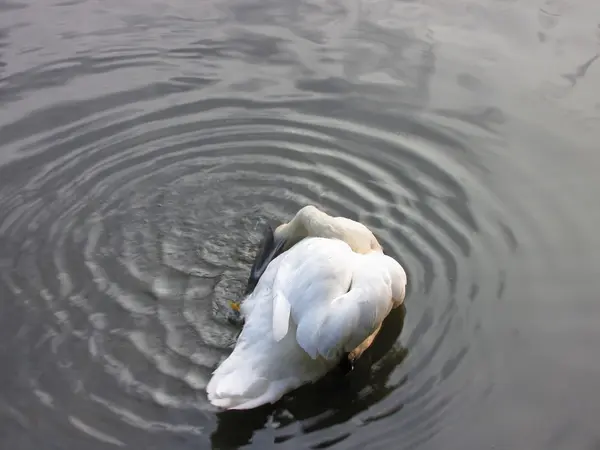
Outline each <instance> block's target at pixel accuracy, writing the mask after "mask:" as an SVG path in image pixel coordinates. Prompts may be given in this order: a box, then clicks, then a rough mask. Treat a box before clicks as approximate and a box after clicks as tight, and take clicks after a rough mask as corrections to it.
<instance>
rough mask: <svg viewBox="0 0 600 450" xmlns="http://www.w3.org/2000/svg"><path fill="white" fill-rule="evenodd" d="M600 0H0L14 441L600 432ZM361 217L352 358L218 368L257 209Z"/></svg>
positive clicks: (593, 440)
mask: <svg viewBox="0 0 600 450" xmlns="http://www.w3.org/2000/svg"><path fill="white" fill-rule="evenodd" d="M599 24H600V3H598V2H595V1H592V0H584V1H583V0H582V1H579V2H568V1H566V0H548V1H542V0H539V1H537V0H526V1H509V0H504V1H500V0H478V1H470V0H460V1H453V2H443V1H434V0H423V1H391V0H381V1H368V0H364V1H332V0H326V1H321V2H317V1H314V2H313V1H307V0H300V1H292V0H277V1H273V0H260V1H258V0H212V1H210V0H209V1H202V2H198V1H196V2H194V1H183V0H174V1H168V2H166V1H164V2H159V1H141V0H126V1H117V0H108V1H101V2H100V1H94V0H71V1H56V0H49V1H44V2H41V1H37V2H33V1H29V2H25V1H23V0H12V1H7V0H0V311H1V313H0V366H1V367H2V369H1V370H0V386H1V387H0V424H1V425H0V444H1V447H2V448H6V449H14V450H20V449H39V448H44V449H61V450H67V449H81V448H86V449H89V450H92V449H110V448H118V447H122V448H132V449H140V448H144V449H166V448H169V449H194V450H197V449H205V448H240V447H244V448H256V449H268V448H284V449H298V448H314V449H322V448H336V449H356V448H360V449H364V448H368V449H384V448H385V449H388V448H397V449H405V448H406V449H409V448H410V449H439V448H444V449H448V450H450V449H465V448H466V449H481V448H495V449H521V448H522V449H528V450H537V449H540V450H542V449H543V450H549V449H573V450H574V449H584V450H588V449H589V450H592V449H597V448H599V446H600V431H599V430H598V426H597V425H598V417H600V393H599V390H598V387H599V383H600V360H599V358H598V346H599V345H600V326H599V324H598V322H599V320H600V304H599V302H598V292H599V291H600V256H599V255H600V252H599V251H598V250H599V249H600V237H599V236H600V234H599V233H598V230H599V229H600V207H599V206H600V204H599V202H598V192H599V190H600V181H598V177H597V173H598V169H599V167H600V154H599V153H598V143H599V142H600V132H599V131H598V130H599V126H600V60H598V55H600V25H599ZM309 203H311V204H315V205H318V206H320V207H322V208H324V209H326V210H327V211H328V212H330V213H331V214H340V215H345V216H348V217H351V218H355V219H359V220H361V221H363V222H364V223H365V224H367V225H368V226H369V227H371V228H372V229H373V230H374V232H375V233H376V234H377V236H378V237H379V238H380V240H381V242H382V244H383V245H384V247H385V250H386V252H388V253H389V254H391V255H392V256H394V257H396V258H397V259H398V260H399V261H401V262H402V264H403V265H404V266H405V267H406V270H407V272H408V275H409V280H410V285H409V293H408V296H407V299H406V311H403V312H402V314H400V313H398V314H397V315H396V316H394V317H392V319H393V320H391V322H390V324H391V325H390V326H389V327H387V328H386V332H385V333H384V335H383V336H382V337H381V339H379V340H378V345H377V346H376V348H375V349H373V352H372V353H371V355H370V361H371V362H372V363H373V365H372V366H369V365H368V364H365V365H363V366H361V367H359V368H358V369H357V371H356V372H355V373H354V374H353V375H352V376H351V377H349V378H347V379H344V380H342V381H340V380H338V379H335V378H334V379H329V380H324V381H323V383H319V384H317V385H316V386H314V387H310V388H306V389H303V390H300V391H299V392H297V393H294V394H292V395H289V396H287V397H286V398H285V399H283V400H282V401H281V402H280V403H278V404H277V405H275V407H268V408H263V409H260V410H257V411H252V412H248V413H238V414H231V413H229V414H226V413H219V412H218V411H216V410H215V409H214V408H212V407H211V406H210V405H209V404H208V402H207V400H206V395H205V391H204V389H205V387H206V384H207V382H208V379H209V377H210V373H211V371H212V370H213V369H214V368H215V367H216V366H217V365H218V363H219V362H220V361H221V360H222V359H223V358H225V357H226V356H227V354H228V352H229V351H230V349H231V346H232V345H233V342H234V340H235V336H236V332H237V329H236V328H235V326H233V325H231V324H230V323H229V322H228V321H227V314H228V306H227V302H228V300H232V299H237V298H239V297H240V295H241V293H242V292H243V290H244V288H245V281H246V278H247V275H248V271H249V267H250V264H251V262H252V259H253V256H254V253H255V252H256V250H257V245H258V243H259V241H260V239H261V237H262V234H261V233H262V230H263V227H264V226H265V224H267V223H272V224H276V223H277V222H280V221H284V220H287V219H289V217H290V216H291V215H292V214H294V213H295V212H296V211H297V210H298V208H299V207H301V206H303V205H305V204H309Z"/></svg>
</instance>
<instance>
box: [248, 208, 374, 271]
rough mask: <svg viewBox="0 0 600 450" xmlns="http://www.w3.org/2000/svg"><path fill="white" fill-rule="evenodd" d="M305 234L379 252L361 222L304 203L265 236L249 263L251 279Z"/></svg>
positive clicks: (362, 250) (358, 251) (363, 250)
mask: <svg viewBox="0 0 600 450" xmlns="http://www.w3.org/2000/svg"><path fill="white" fill-rule="evenodd" d="M306 237H324V238H330V239H339V240H342V241H344V242H345V243H346V244H348V245H349V246H350V247H351V248H352V250H353V251H354V252H356V253H363V254H366V253H371V252H378V253H382V252H383V250H382V248H381V245H379V242H378V241H377V238H376V237H375V235H374V234H373V233H372V232H371V231H370V230H369V229H368V228H367V227H366V226H364V225H363V224H361V223H359V222H356V221H354V220H350V219H346V218H345V217H333V216H330V215H329V214H327V213H325V212H323V211H321V210H320V209H318V208H317V207H316V206H312V205H309V206H305V207H303V208H302V209H300V211H298V212H297V213H296V215H295V216H294V218H293V219H292V220H290V221H289V222H288V223H284V224H281V225H279V226H278V227H277V228H276V229H275V231H274V232H273V234H272V236H267V237H266V240H265V241H264V243H263V248H262V250H261V251H260V252H259V254H258V255H257V257H256V259H255V261H254V266H253V267H252V273H251V276H250V278H251V280H254V281H255V282H257V281H258V279H259V278H260V276H261V275H262V274H263V273H264V271H265V270H266V268H267V266H268V265H269V263H270V262H271V261H272V260H273V259H275V258H276V257H277V256H279V255H280V254H281V253H283V252H284V251H286V250H288V249H289V248H291V247H292V246H293V245H294V244H296V243H298V242H299V241H301V240H302V239H304V238H306Z"/></svg>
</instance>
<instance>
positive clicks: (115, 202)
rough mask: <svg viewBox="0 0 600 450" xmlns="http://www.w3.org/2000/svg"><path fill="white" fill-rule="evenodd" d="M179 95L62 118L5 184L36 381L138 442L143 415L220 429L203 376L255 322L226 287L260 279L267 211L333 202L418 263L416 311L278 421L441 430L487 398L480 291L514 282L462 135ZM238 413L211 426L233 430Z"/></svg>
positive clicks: (318, 436)
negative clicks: (467, 367)
mask: <svg viewBox="0 0 600 450" xmlns="http://www.w3.org/2000/svg"><path fill="white" fill-rule="evenodd" d="M94 101H96V100H94ZM172 102H173V104H175V105H176V106H171V107H168V108H166V109H162V110H156V111H150V112H143V113H138V114H133V115H132V114H129V115H125V114H117V113H116V112H115V111H107V112H105V113H103V114H100V115H99V116H90V117H88V118H85V117H83V118H81V119H80V120H79V121H78V122H77V123H75V124H67V125H65V126H63V127H60V128H59V129H57V130H51V131H46V132H44V133H42V134H41V135H39V137H36V136H34V137H32V138H30V139H29V142H28V143H27V147H28V149H36V150H35V151H34V154H33V155H32V156H26V157H24V158H23V159H19V160H17V161H15V162H13V163H12V164H9V165H7V166H5V167H3V168H2V170H1V172H2V173H1V175H0V176H1V178H2V179H3V180H4V179H7V178H10V177H11V173H16V172H20V171H22V170H25V168H27V170H28V171H29V172H28V173H29V174H30V176H29V177H28V179H27V180H26V181H25V182H21V183H19V182H17V181H16V180H14V181H12V182H11V183H7V184H5V183H3V185H2V195H1V198H0V200H1V204H0V207H1V209H2V211H3V220H2V225H1V226H2V228H1V229H2V236H3V240H2V245H3V251H2V254H3V255H8V257H6V256H5V257H4V261H3V264H4V267H5V269H4V271H3V273H4V277H3V286H4V288H7V289H10V291H11V294H10V295H11V296H14V298H15V299H16V300H15V301H16V303H15V305H14V308H16V309H18V310H20V311H21V314H23V316H24V317H27V320H25V321H24V325H23V326H22V327H21V329H20V330H19V331H18V332H17V333H16V336H17V338H16V339H17V340H19V339H26V341H27V342H32V341H33V339H34V337H35V340H36V341H37V343H36V345H35V346H34V347H32V348H28V349H27V351H28V352H29V354H28V361H29V363H28V365H27V366H26V367H27V369H26V371H25V373H24V374H23V378H22V382H23V383H25V384H26V385H27V386H28V388H29V390H30V392H33V393H35V394H36V396H37V398H38V399H39V401H40V402H42V403H43V404H44V405H45V406H47V408H48V409H49V411H48V413H49V414H51V410H54V411H55V412H54V413H52V414H55V419H54V420H57V421H62V420H67V421H68V422H69V423H70V424H71V426H74V427H76V428H79V429H80V431H82V432H83V433H85V434H87V435H91V436H92V437H94V438H95V439H96V440H100V441H105V442H110V443H113V444H116V445H122V444H124V443H126V442H127V440H128V438H127V436H129V435H130V434H129V433H130V432H128V431H127V428H129V427H132V428H135V429H138V430H139V431H140V432H147V431H155V432H160V433H167V434H169V433H171V434H173V433H175V434H177V435H182V436H184V435H187V436H189V435H191V436H204V438H206V436H207V428H206V427H207V426H208V425H209V424H210V417H211V414H212V413H211V412H210V411H212V408H211V407H209V405H208V403H207V400H206V396H205V392H204V388H205V386H206V384H207V382H208V379H209V377H210V373H211V371H212V370H213V369H214V368H215V367H216V366H217V364H218V363H219V362H220V361H221V360H222V358H224V357H225V356H226V355H227V353H228V351H229V349H230V348H231V346H232V345H233V343H234V339H235V335H236V332H237V329H236V328H235V327H233V326H231V325H230V324H228V322H227V314H228V307H227V300H231V299H237V298H239V297H240V296H241V293H242V292H243V290H244V288H245V285H244V282H245V280H246V278H247V275H248V270H249V267H250V264H251V262H252V258H253V256H254V252H255V251H256V246H257V245H258V242H259V241H260V239H261V238H262V234H261V233H262V231H263V228H264V225H265V224H266V223H267V222H269V223H277V222H280V221H284V220H287V219H289V217H290V216H291V215H293V214H294V213H295V211H297V210H298V209H299V208H300V207H302V206H303V205H306V204H315V205H318V206H320V207H322V208H325V209H326V210H327V211H329V212H330V213H331V214H340V215H345V216H349V217H353V218H356V219H360V220H361V221H363V222H364V223H366V224H367V225H368V226H370V227H371V228H372V229H373V230H374V231H375V233H376V234H377V235H378V236H379V237H380V239H381V242H382V244H383V245H384V248H385V250H386V252H387V253H389V254H391V255H393V256H395V257H397V258H398V259H399V260H400V261H401V262H402V263H403V265H405V267H406V268H407V271H408V273H409V295H408V298H407V302H406V303H407V316H408V320H407V321H406V324H405V327H404V330H403V331H402V338H401V341H402V343H403V344H402V345H401V344H400V343H399V342H397V343H396V344H394V343H393V342H394V341H396V340H397V337H398V333H399V332H400V330H397V331H396V332H395V334H394V333H393V332H392V337H391V338H388V339H391V342H389V343H388V344H387V345H388V348H389V345H392V349H391V350H390V351H389V352H384V355H380V357H381V359H380V360H379V361H378V362H377V363H376V364H375V366H374V368H373V370H372V373H370V374H368V375H367V374H365V373H362V374H359V375H357V376H356V377H355V378H356V379H355V380H354V381H353V382H352V383H353V384H352V385H351V386H350V387H347V389H350V391H351V392H352V394H350V393H349V392H350V391H346V392H345V393H343V394H340V393H339V392H337V393H335V389H334V390H333V391H332V392H334V393H332V394H331V399H330V401H325V402H318V403H317V402H306V400H305V399H302V397H303V396H300V397H297V396H294V395H292V396H290V397H289V398H288V399H287V400H285V401H284V402H283V403H282V406H281V407H279V408H277V409H276V411H275V415H274V416H273V420H275V421H276V423H277V425H276V427H275V428H276V431H275V439H276V441H278V442H284V441H286V440H289V439H290V438H296V439H299V441H298V442H299V443H303V442H306V443H307V445H317V444H319V443H321V444H324V443H327V442H328V441H329V440H330V439H333V437H332V436H334V437H335V436H338V435H339V434H340V433H341V434H342V435H343V436H345V437H350V436H351V435H352V432H351V430H348V429H347V428H348V423H352V424H354V425H352V426H351V427H350V428H351V429H352V428H355V427H356V424H359V425H360V426H366V427H373V428H375V429H377V430H381V432H382V433H383V434H384V432H385V430H386V429H387V428H388V427H390V426H393V427H395V428H398V427H401V428H402V429H403V436H404V437H403V448H404V446H405V447H406V448H411V447H412V446H414V445H416V444H418V443H419V442H421V441H423V440H426V439H428V438H429V437H431V436H432V435H435V433H436V432H437V430H439V429H440V427H443V426H444V424H445V423H446V422H447V420H448V416H449V415H450V416H451V409H452V407H453V406H454V405H455V404H456V403H457V402H459V403H460V402H468V401H470V400H469V399H468V398H465V397H464V396H461V390H462V388H463V387H464V386H465V384H472V383H481V381H480V380H474V379H471V378H469V377H468V376H467V377H466V378H465V375H464V373H463V375H462V376H461V377H458V376H456V373H457V372H460V367H461V364H462V363H463V361H464V359H465V358H468V357H469V354H470V352H473V351H477V349H473V342H476V340H474V339H473V338H474V337H475V336H476V335H477V334H478V332H479V330H480V326H481V323H480V321H481V319H482V316H484V315H485V308H486V307H485V303H483V302H482V301H481V300H480V299H481V298H486V303H487V302H489V299H490V298H498V297H500V296H501V292H502V283H504V282H505V276H506V274H505V272H504V267H505V265H504V262H505V261H504V258H505V257H506V255H507V254H508V252H509V245H508V244H509V242H510V241H505V240H501V239H498V236H499V235H502V236H505V235H506V233H509V234H510V231H509V230H510V229H509V227H508V226H507V225H506V224H503V223H501V222H499V220H498V218H499V217H500V216H499V214H498V211H497V210H494V209H493V207H492V206H490V205H494V202H493V198H492V196H491V195H490V194H488V193H486V191H485V190H484V189H483V188H482V186H481V185H480V184H478V181H477V178H476V177H474V176H472V175H470V171H469V170H468V169H467V168H465V167H464V166H461V165H459V164H458V163H457V159H458V157H459V156H460V155H459V154H456V155H457V157H456V158H455V157H453V156H452V153H451V152H448V151H447V149H450V148H453V149H455V150H454V151H456V149H457V148H460V147H459V146H458V144H460V137H459V136H458V135H452V134H450V132H444V131H442V128H441V127H440V129H438V130H435V132H434V131H433V130H432V132H431V135H432V136H434V137H435V140H433V141H432V140H431V137H430V139H429V140H426V139H423V138H420V137H419V136H418V135H415V134H412V135H411V134H408V133H404V132H403V130H399V129H397V130H395V131H393V132H391V131H384V130H382V129H377V128H375V127H374V126H373V125H370V124H368V123H366V122H365V121H364V120H363V121H362V122H361V124H360V125H359V124H358V122H354V121H352V120H351V119H352V118H351V117H349V118H344V117H343V115H342V114H338V115H337V117H336V118H335V119H334V118H332V116H324V115H316V111H323V110H324V108H327V107H338V106H339V105H338V104H336V103H335V102H329V101H305V102H295V103H293V102H280V103H275V102H262V103H261V102H257V101H248V100H241V99H237V100H236V99H222V98H215V99H210V100H201V101H194V102H189V101H188V102H186V101H185V97H182V96H176V98H173V101H172ZM61 108H63V109H64V108H68V106H61ZM353 111H354V112H355V113H356V111H357V109H356V105H354V107H353ZM117 118H118V119H119V120H118V121H117ZM371 119H373V117H372V115H371ZM397 119H398V123H399V126H400V127H405V128H407V129H410V128H414V126H415V125H414V123H412V121H411V120H410V119H409V118H408V117H398V118H397ZM12 126H18V124H12ZM29 151H31V150H29ZM460 152H467V153H468V150H467V149H463V150H459V153H460ZM42 160H43V161H47V162H46V163H43V164H42V163H41V161H42ZM474 193H476V195H475V194H474ZM486 205H487V206H486ZM490 254H492V255H494V258H490V256H489V255H490ZM11 255H13V256H11ZM17 255H18V256H17ZM481 279H485V284H481V283H480V282H479V280H481ZM32 318H35V319H32ZM393 327H395V328H397V326H395V325H392V328H393ZM25 337H26V338H25ZM407 354H408V356H407ZM40 355H43V358H41V359H40ZM413 355H414V356H413ZM34 356H35V357H34ZM403 361H404V362H403ZM459 380H460V381H459ZM27 383H28V384H27ZM442 386H444V388H443V389H442ZM330 388H331V386H329V387H328V388H327V389H330ZM485 388H486V385H485V384H483V383H482V385H481V390H485ZM315 389H317V391H318V392H321V391H320V390H319V389H323V388H322V387H321V388H315ZM64 390H67V391H68V392H70V395H69V396H68V397H66V396H64V394H61V392H64ZM309 395H311V394H309ZM319 395H322V394H319ZM328 395H329V394H328ZM402 409H410V410H411V413H410V414H407V415H403V414H402V413H401V410H402ZM250 414H252V413H250ZM392 415H394V417H393V418H391V416H392ZM98 417H103V418H104V419H102V420H101V421H99V420H98ZM230 420H231V419H227V418H223V417H221V419H220V420H219V424H218V426H217V430H216V431H215V433H214V434H213V443H214V442H217V443H218V442H220V441H221V440H223V439H231V435H230V431H229V430H230V429H231V428H230V426H229V425H228V424H229V423H230V422H229V421H230ZM243 420H244V423H247V422H246V420H247V419H243ZM298 421H300V422H298ZM259 422H261V421H259ZM117 423H119V424H120V425H117ZM298 423H300V424H301V425H300V428H298ZM245 426H246V427H247V426H248V425H247V424H246V425H245ZM258 426H259V427H262V425H258ZM236 427H239V424H236ZM251 428H252V426H251ZM339 430H343V431H339ZM247 432H248V435H249V436H247V438H249V437H250V436H251V435H252V433H253V432H254V429H253V428H252V429H248V430H247ZM136 439H137V438H136ZM235 439H240V437H239V436H237V437H236V438H235ZM241 439H242V440H243V439H244V438H243V437H242V438H241ZM353 439H356V440H358V441H360V435H357V436H356V437H354V438H353ZM334 441H335V442H338V438H337V437H336V438H335V439H334ZM379 444H381V445H383V444H384V440H382V441H381V442H379ZM319 448H321V447H319Z"/></svg>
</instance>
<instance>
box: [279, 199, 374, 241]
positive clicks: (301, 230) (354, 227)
mask: <svg viewBox="0 0 600 450" xmlns="http://www.w3.org/2000/svg"><path fill="white" fill-rule="evenodd" d="M306 237H324V238H329V239H340V240H342V241H344V242H345V243H347V244H348V245H349V246H350V247H351V248H352V250H353V251H355V252H357V253H369V252H371V251H379V252H380V251H381V247H380V246H379V243H378V242H377V239H376V238H375V236H373V234H372V233H371V232H370V231H369V230H368V229H367V228H366V227H364V226H362V225H361V224H359V223H357V222H354V221H350V220H348V219H343V218H339V217H332V216H330V215H329V214H327V213H325V212H323V211H321V210H319V209H317V208H316V207H314V206H306V207H304V208H302V209H301V210H300V211H298V213H297V214H296V215H295V216H294V218H293V219H292V220H290V221H289V222H288V223H286V224H283V225H280V226H279V227H277V229H276V230H275V238H276V239H277V238H280V239H285V240H286V244H285V248H286V249H288V248H290V247H292V246H293V245H294V244H296V243H298V242H299V241H300V240H302V239H304V238H306Z"/></svg>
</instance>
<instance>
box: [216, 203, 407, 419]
mask: <svg viewBox="0 0 600 450" xmlns="http://www.w3.org/2000/svg"><path fill="white" fill-rule="evenodd" d="M315 209H316V208H315ZM319 213H320V211H319ZM296 217H298V215H297V216H296ZM327 217H330V216H327ZM333 219H338V218H333ZM345 220H347V219H345ZM353 223H354V224H356V223H357V222H353ZM290 224H292V225H291V226H297V225H294V224H293V221H291V222H290V223H288V224H286V226H288V228H287V230H288V232H289V230H290V228H291V227H290ZM320 225H323V222H320V223H319V225H317V228H318V227H319V226H320ZM325 225H326V224H325ZM359 225H360V224H359ZM286 226H283V227H284V228H283V229H282V228H281V227H279V228H278V229H277V230H276V232H275V240H277V239H281V236H285V238H284V240H285V239H286V238H288V237H289V236H292V235H290V234H287V235H286V234H284V232H285V231H286V228H285V227H286ZM306 228H307V227H303V230H304V231H306ZM333 228H335V227H333ZM333 228H331V227H330V228H327V227H325V226H324V227H322V229H323V230H325V231H327V230H328V231H327V232H328V233H329V234H330V235H334V234H337V236H332V237H333V238H330V237H329V236H326V237H307V238H304V237H306V235H305V236H303V237H301V240H300V242H298V243H295V244H292V245H293V246H292V247H291V248H290V249H289V250H287V251H285V252H284V253H282V254H281V255H279V256H277V257H276V258H275V259H273V260H272V261H271V262H270V263H269V264H268V266H267V267H266V269H265V270H264V271H263V273H262V274H261V276H260V278H259V279H258V282H257V285H256V288H255V290H254V292H252V293H251V294H250V295H249V296H248V297H247V298H246V300H245V301H244V302H243V303H242V305H241V313H242V315H243V317H244V320H245V325H244V328H243V330H242V332H241V334H240V336H239V338H238V341H237V343H236V346H235V349H234V350H233V352H232V353H231V355H230V356H229V357H228V358H227V359H226V360H225V361H224V362H223V363H222V364H221V365H220V366H219V367H218V368H217V369H216V370H215V372H214V374H213V377H212V379H211V380H210V382H209V384H208V387H207V392H208V398H209V400H210V402H211V403H212V404H213V405H215V406H218V407H222V408H226V409H249V408H254V407H257V406H260V405H264V404H267V403H273V402H275V401H277V400H278V399H280V398H281V397H282V396H283V395H284V394H286V393H288V392H290V391H292V390H294V389H296V388H298V387H300V386H301V385H303V384H306V383H310V382H314V381H316V380H318V379H319V378H321V377H322V376H324V375H325V374H326V373H327V372H328V371H330V370H331V369H332V368H333V367H335V366H336V365H337V364H338V363H339V362H340V360H341V359H342V358H344V357H345V356H346V355H347V354H348V353H351V352H353V351H357V349H359V351H360V353H362V351H364V349H366V347H368V346H369V345H370V343H371V341H372V340H373V338H374V336H375V335H376V334H377V332H378V330H379V328H380V326H381V323H382V321H383V320H384V319H385V317H386V316H387V315H388V314H389V312H390V311H391V309H392V308H394V307H397V306H400V305H401V304H402V302H403V301H404V295H405V286H406V273H405V272H404V269H403V268H402V266H400V264H398V263H397V262H396V261H395V260H394V259H392V258H390V257H389V256H386V255H384V254H383V252H382V251H381V249H380V247H379V244H377V246H376V247H375V248H373V249H372V250H371V248H372V243H373V241H372V240H371V236H372V234H370V232H368V233H366V234H365V236H366V241H364V242H363V244H364V246H367V245H368V248H369V251H368V252H367V251H365V252H363V253H364V254H363V253H358V252H356V251H355V249H356V247H357V244H356V241H358V242H360V241H361V239H360V238H359V239H354V242H355V243H354V245H352V244H350V243H348V242H347V241H346V240H340V239H339V236H343V234H344V233H343V232H340V231H339V230H337V231H332V230H333ZM358 228H360V227H358ZM314 229H315V228H314V227H313V228H312V230H313V231H314ZM365 229H366V227H365ZM278 230H279V235H278ZM281 230H283V231H281ZM308 231H309V233H310V231H311V230H310V229H309V230H308ZM325 231H323V232H322V233H325ZM360 231H364V230H362V229H360ZM367 231H368V230H367ZM309 233H306V234H309ZM353 237H354V238H356V234H352V233H347V238H348V240H349V241H350V242H353V240H352V238H353ZM373 239H374V237H373ZM375 242H377V241H376V239H375Z"/></svg>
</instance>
